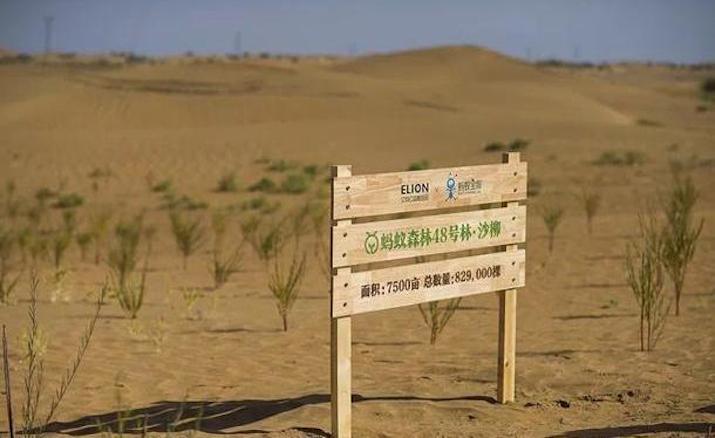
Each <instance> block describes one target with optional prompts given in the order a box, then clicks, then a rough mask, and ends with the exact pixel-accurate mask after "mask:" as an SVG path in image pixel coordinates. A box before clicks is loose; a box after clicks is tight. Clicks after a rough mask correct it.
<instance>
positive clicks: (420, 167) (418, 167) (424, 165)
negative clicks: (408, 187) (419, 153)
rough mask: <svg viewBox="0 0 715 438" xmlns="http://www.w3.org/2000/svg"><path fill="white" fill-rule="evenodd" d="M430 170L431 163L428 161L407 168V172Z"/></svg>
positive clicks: (421, 161)
mask: <svg viewBox="0 0 715 438" xmlns="http://www.w3.org/2000/svg"><path fill="white" fill-rule="evenodd" d="M425 169H429V161H427V160H419V161H415V162H412V163H410V165H409V166H407V170H425Z"/></svg>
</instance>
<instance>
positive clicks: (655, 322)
mask: <svg viewBox="0 0 715 438" xmlns="http://www.w3.org/2000/svg"><path fill="white" fill-rule="evenodd" d="M648 216H649V218H650V219H648V220H646V219H645V218H644V217H643V216H641V217H640V231H641V242H640V243H637V242H631V243H630V244H629V245H628V246H627V247H626V261H625V269H626V279H627V280H628V284H629V285H630V287H631V290H632V291H633V296H634V297H635V299H636V303H637V304H638V307H639V308H640V346H641V351H651V350H652V349H653V348H655V344H656V342H657V341H658V339H659V338H660V336H661V335H662V333H663V330H664V328H665V320H666V317H667V315H668V311H669V310H670V305H669V304H668V305H666V304H665V300H664V296H663V267H662V260H661V254H662V250H663V240H662V237H661V232H660V230H659V229H658V226H657V224H656V222H655V220H654V219H653V217H654V215H652V214H650V215H648Z"/></svg>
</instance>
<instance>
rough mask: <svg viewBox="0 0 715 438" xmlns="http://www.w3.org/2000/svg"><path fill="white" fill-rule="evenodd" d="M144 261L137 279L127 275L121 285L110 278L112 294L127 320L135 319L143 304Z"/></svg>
mask: <svg viewBox="0 0 715 438" xmlns="http://www.w3.org/2000/svg"><path fill="white" fill-rule="evenodd" d="M146 274H147V266H146V261H145V263H144V268H143V269H142V272H141V274H140V275H139V278H138V279H137V278H136V277H135V276H133V275H128V276H127V277H125V278H124V280H123V282H124V283H123V284H122V283H120V282H119V280H118V279H117V278H115V276H114V275H113V276H112V277H111V278H112V288H111V291H112V294H113V295H114V297H115V298H116V299H117V303H119V307H121V309H122V310H123V311H124V314H125V315H126V316H127V317H128V318H129V319H136V317H137V315H138V314H139V310H141V308H142V305H143V304H144V293H145V291H146Z"/></svg>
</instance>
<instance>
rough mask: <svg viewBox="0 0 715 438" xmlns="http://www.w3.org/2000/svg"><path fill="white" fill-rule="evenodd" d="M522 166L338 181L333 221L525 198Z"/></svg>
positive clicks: (396, 174)
mask: <svg viewBox="0 0 715 438" xmlns="http://www.w3.org/2000/svg"><path fill="white" fill-rule="evenodd" d="M526 173H527V166H526V163H523V162H517V163H514V164H512V163H508V164H489V165H481V166H470V167H454V168H445V169H431V170H422V171H412V172H396V173H381V174H373V175H358V176H350V177H338V178H336V179H335V180H334V181H333V188H334V193H333V211H334V214H335V216H334V217H335V219H349V218H357V217H366V216H378V215H383V214H392V213H402V212H413V211H423V210H433V209H440V208H450V207H464V206H473V205H480V204H487V203H496V202H508V201H518V200H521V199H526V181H527V175H526Z"/></svg>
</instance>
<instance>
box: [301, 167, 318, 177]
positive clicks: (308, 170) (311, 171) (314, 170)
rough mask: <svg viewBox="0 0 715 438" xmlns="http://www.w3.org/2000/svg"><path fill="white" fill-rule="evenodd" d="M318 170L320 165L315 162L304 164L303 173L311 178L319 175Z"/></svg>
mask: <svg viewBox="0 0 715 438" xmlns="http://www.w3.org/2000/svg"><path fill="white" fill-rule="evenodd" d="M318 172H319V169H318V166H317V165H315V164H308V165H305V166H303V173H304V174H306V175H307V176H308V177H309V178H311V179H313V178H315V177H316V176H317V175H318Z"/></svg>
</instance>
